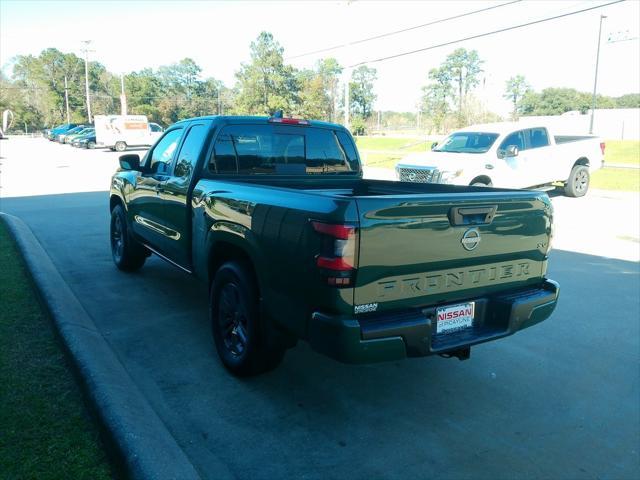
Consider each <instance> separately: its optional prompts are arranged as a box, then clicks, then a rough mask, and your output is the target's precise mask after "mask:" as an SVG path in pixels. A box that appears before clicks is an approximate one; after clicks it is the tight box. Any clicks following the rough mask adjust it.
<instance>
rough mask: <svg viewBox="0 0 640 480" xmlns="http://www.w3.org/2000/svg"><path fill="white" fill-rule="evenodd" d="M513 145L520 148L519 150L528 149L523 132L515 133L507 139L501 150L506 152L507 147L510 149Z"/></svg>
mask: <svg viewBox="0 0 640 480" xmlns="http://www.w3.org/2000/svg"><path fill="white" fill-rule="evenodd" d="M511 145H515V146H516V147H518V150H525V149H526V148H527V147H526V142H525V138H524V131H523V130H520V131H518V132H513V133H512V134H511V135H509V136H508V137H507V138H505V139H504V140H503V142H502V143H501V144H500V150H506V149H507V147H510V146H511Z"/></svg>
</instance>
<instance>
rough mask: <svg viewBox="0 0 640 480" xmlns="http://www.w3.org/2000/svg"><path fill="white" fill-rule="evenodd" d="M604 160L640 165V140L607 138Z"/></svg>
mask: <svg viewBox="0 0 640 480" xmlns="http://www.w3.org/2000/svg"><path fill="white" fill-rule="evenodd" d="M605 143H606V144H607V146H606V148H605V151H604V162H605V164H607V163H625V164H634V165H639V166H640V141H638V140H606V141H605Z"/></svg>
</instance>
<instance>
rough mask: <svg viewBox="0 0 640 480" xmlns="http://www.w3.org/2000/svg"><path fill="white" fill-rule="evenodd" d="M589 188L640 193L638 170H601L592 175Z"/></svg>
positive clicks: (639, 174) (639, 172)
mask: <svg viewBox="0 0 640 480" xmlns="http://www.w3.org/2000/svg"><path fill="white" fill-rule="evenodd" d="M589 188H599V189H601V190H621V191H626V192H640V170H638V169H631V168H603V169H602V170H598V171H597V172H595V173H594V174H593V175H592V177H591V185H590V187H589Z"/></svg>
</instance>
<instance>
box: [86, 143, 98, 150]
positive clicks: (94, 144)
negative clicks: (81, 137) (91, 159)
mask: <svg viewBox="0 0 640 480" xmlns="http://www.w3.org/2000/svg"><path fill="white" fill-rule="evenodd" d="M87 148H88V149H90V150H93V149H94V148H96V142H87Z"/></svg>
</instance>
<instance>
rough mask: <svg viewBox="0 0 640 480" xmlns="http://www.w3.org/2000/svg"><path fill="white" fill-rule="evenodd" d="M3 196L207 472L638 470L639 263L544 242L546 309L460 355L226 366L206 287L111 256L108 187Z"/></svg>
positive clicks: (403, 474) (574, 474) (296, 355)
mask: <svg viewBox="0 0 640 480" xmlns="http://www.w3.org/2000/svg"><path fill="white" fill-rule="evenodd" d="M54 147H57V146H54ZM60 148H66V147H62V146H60ZM5 163H6V162H5ZM4 178H5V180H6V178H7V177H6V176H5V177H4ZM554 201H555V200H554ZM0 210H2V211H4V212H7V213H10V214H12V215H16V216H18V217H20V218H22V219H23V220H24V221H25V222H26V223H27V224H28V225H29V227H30V228H31V229H32V231H33V232H34V234H35V236H36V237H37V239H38V240H39V241H40V243H41V244H42V245H43V246H44V247H45V249H46V251H47V253H48V254H49V256H50V257H51V260H52V261H53V263H54V265H55V266H56V267H57V268H58V270H59V272H60V274H61V275H62V277H63V279H64V280H65V281H66V282H67V283H68V285H69V287H70V288H71V290H72V291H73V293H75V295H76V296H77V298H78V300H79V301H80V303H81V304H82V306H83V307H84V309H85V310H86V311H87V312H88V313H89V315H90V316H91V317H92V319H93V321H94V323H95V324H96V326H97V327H98V329H99V330H100V332H101V333H102V335H103V336H104V338H105V339H106V341H107V342H108V344H109V345H110V346H111V347H112V349H113V351H114V352H115V354H116V355H117V356H118V358H119V360H120V361H121V362H122V364H123V366H124V367H125V369H126V371H127V373H128V374H129V375H130V376H131V378H132V379H133V381H134V382H135V383H136V385H137V386H138V388H139V389H140V390H141V391H142V392H143V394H144V395H145V396H146V398H147V400H148V401H149V403H150V404H151V406H152V408H153V409H154V410H155V411H156V413H157V414H158V416H159V417H160V419H161V420H162V421H163V422H164V424H165V425H166V426H167V428H168V429H169V431H170V432H171V434H172V435H173V436H174V438H175V439H176V441H177V442H178V444H179V445H180V447H181V448H182V449H183V450H184V452H185V453H186V455H187V457H188V458H189V460H190V461H191V462H192V463H193V465H194V466H195V468H196V469H197V470H198V472H199V473H200V474H201V475H202V476H203V477H205V478H216V479H217V478H248V477H251V478H281V477H287V478H347V477H348V478H398V479H400V478H402V479H404V478H431V477H441V478H456V479H457V478H615V479H618V478H622V479H626V478H629V479H631V478H638V477H640V388H639V387H640V320H639V319H640V304H639V303H640V296H639V295H640V293H639V292H640V269H639V264H638V263H637V262H635V261H625V260H620V259H615V258H610V256H609V255H607V256H605V253H603V254H601V255H587V254H583V253H577V252H573V251H568V250H559V249H556V250H554V251H553V252H552V256H551V260H550V264H549V277H550V278H553V279H555V280H557V281H559V282H560V285H561V288H562V290H561V297H560V302H559V305H558V308H557V309H556V311H555V313H554V314H553V316H552V317H551V318H550V319H549V320H547V321H546V322H543V323H542V324H540V325H538V326H535V327H533V328H531V329H528V330H526V331H523V332H521V333H518V334H516V335H515V336H512V337H509V338H506V339H503V340H499V341H496V342H491V343H488V344H484V345H481V346H477V347H474V348H473V349H472V354H471V359H470V360H469V361H465V362H459V361H458V360H453V359H442V358H439V357H429V358H423V359H410V360H406V361H402V362H393V363H385V364H376V365H367V366H348V365H342V364H340V363H337V362H334V361H332V360H330V359H327V358H325V357H322V356H320V355H318V354H316V353H314V352H313V351H311V350H310V348H309V347H308V346H307V345H306V344H304V343H300V344H299V345H298V346H297V347H296V348H294V349H292V350H290V351H289V352H288V353H287V355H286V357H285V360H284V362H283V364H282V365H281V366H280V367H279V368H278V369H277V370H275V371H274V372H271V373H269V374H266V375H263V376H261V377H258V378H253V379H248V380H239V379H236V378H233V377H231V376H230V375H229V374H228V373H227V372H226V371H225V370H224V368H223V367H222V366H221V364H220V363H219V361H218V359H217V356H216V354H215V349H214V346H213V342H212V339H211V333H210V327H209V325H208V321H207V295H206V288H205V287H204V286H203V285H201V284H200V283H198V282H197V281H196V280H194V279H193V278H191V277H189V276H188V275H186V274H184V273H182V272H181V271H179V270H177V269H175V268H174V267H172V266H170V265H168V264H166V263H165V262H163V261H162V260H159V259H158V258H155V257H151V258H150V259H149V261H148V262H147V264H146V265H145V267H144V268H143V269H142V270H141V271H140V272H138V273H135V274H125V273H122V272H120V271H118V270H116V269H115V267H114V266H113V264H112V260H111V255H110V251H109V240H108V225H109V212H108V193H107V192H105V191H97V192H90V193H69V194H61V195H44V196H37V195H33V196H18V197H15V198H6V197H5V198H2V199H1V200H0ZM587 233H588V232H587ZM631 243H633V242H631ZM636 246H637V243H636Z"/></svg>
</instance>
